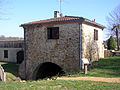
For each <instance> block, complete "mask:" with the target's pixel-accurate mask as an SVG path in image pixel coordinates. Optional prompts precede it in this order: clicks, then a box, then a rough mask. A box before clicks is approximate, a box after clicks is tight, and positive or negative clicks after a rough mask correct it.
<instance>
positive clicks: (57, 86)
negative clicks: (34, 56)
mask: <svg viewBox="0 0 120 90" xmlns="http://www.w3.org/2000/svg"><path fill="white" fill-rule="evenodd" d="M0 64H2V66H3V68H4V70H5V73H6V77H7V81H6V82H0V90H34V89H35V90H41V89H42V90H120V83H105V82H95V81H77V80H66V81H64V80H62V81H60V80H53V81H48V80H38V81H27V82H18V81H19V80H17V77H18V65H16V64H11V63H2V62H1V63H0ZM78 76H93V77H120V57H110V58H104V59H100V60H99V61H95V62H93V65H92V66H91V67H90V71H88V74H87V75H84V74H83V72H81V73H78V74H74V75H67V77H78ZM13 81H15V82H13Z"/></svg>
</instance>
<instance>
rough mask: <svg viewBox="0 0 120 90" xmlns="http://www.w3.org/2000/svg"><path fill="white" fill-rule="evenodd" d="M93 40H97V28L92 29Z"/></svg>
mask: <svg viewBox="0 0 120 90" xmlns="http://www.w3.org/2000/svg"><path fill="white" fill-rule="evenodd" d="M94 40H98V30H96V29H94Z"/></svg>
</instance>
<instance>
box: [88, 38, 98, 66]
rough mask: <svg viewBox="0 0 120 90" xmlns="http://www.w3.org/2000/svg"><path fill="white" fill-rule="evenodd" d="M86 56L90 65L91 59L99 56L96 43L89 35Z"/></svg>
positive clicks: (96, 58) (93, 59)
mask: <svg viewBox="0 0 120 90" xmlns="http://www.w3.org/2000/svg"><path fill="white" fill-rule="evenodd" d="M86 57H87V58H88V59H89V62H90V65H92V62H93V61H95V60H98V58H99V53H98V44H97V42H96V41H94V40H93V38H92V37H91V36H89V37H88V42H87V47H86Z"/></svg>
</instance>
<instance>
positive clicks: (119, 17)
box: [107, 5, 120, 50]
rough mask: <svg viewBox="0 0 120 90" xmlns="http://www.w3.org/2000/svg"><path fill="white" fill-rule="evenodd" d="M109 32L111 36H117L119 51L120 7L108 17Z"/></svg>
mask: <svg viewBox="0 0 120 90" xmlns="http://www.w3.org/2000/svg"><path fill="white" fill-rule="evenodd" d="M107 21H108V30H109V32H110V35H112V36H116V40H117V49H118V50H119V33H120V27H119V25H120V5H119V6H118V7H116V8H115V9H114V10H113V11H112V12H111V13H109V16H108V17H107Z"/></svg>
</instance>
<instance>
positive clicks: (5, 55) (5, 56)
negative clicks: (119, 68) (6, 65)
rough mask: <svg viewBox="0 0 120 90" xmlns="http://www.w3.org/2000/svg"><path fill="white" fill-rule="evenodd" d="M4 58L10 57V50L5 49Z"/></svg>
mask: <svg viewBox="0 0 120 90" xmlns="http://www.w3.org/2000/svg"><path fill="white" fill-rule="evenodd" d="M4 58H8V50H4Z"/></svg>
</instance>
